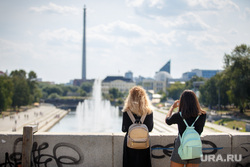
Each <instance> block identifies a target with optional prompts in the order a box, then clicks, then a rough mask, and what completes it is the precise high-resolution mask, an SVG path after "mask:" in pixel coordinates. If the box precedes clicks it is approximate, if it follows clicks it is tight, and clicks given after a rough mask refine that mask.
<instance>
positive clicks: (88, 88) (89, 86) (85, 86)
mask: <svg viewBox="0 0 250 167" xmlns="http://www.w3.org/2000/svg"><path fill="white" fill-rule="evenodd" d="M80 87H81V89H82V90H84V92H86V93H90V92H91V91H92V87H93V83H91V82H83V83H82V85H81V86H80Z"/></svg>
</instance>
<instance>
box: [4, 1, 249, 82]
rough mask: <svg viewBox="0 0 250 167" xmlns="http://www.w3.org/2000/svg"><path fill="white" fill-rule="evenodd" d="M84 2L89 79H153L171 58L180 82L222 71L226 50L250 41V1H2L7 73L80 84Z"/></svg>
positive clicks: (174, 75) (176, 76)
mask: <svg viewBox="0 0 250 167" xmlns="http://www.w3.org/2000/svg"><path fill="white" fill-rule="evenodd" d="M84 5H86V8H87V11H88V12H87V22H86V28H87V29H86V36H87V39H86V48H87V49H86V52H87V53H86V55H87V58H86V59H87V69H86V71H87V74H86V75H87V79H93V78H101V79H104V78H105V77H106V76H115V75H120V76H124V74H125V73H126V72H128V71H132V72H133V75H134V77H136V76H139V75H141V76H145V77H153V76H154V74H155V72H156V71H158V70H159V69H160V68H161V67H162V66H164V64H165V63H166V62H167V61H168V60H170V59H171V75H172V77H173V78H181V77H182V74H183V73H185V72H188V71H191V70H192V69H208V70H210V69H211V70H222V69H223V56H224V54H225V53H227V54H230V53H231V51H232V50H233V49H234V48H235V46H236V45H240V44H242V43H245V44H247V45H249V43H250V31H249V30H248V29H249V27H250V2H249V1H247V0H242V1H236V0H233V1H230V0H216V1H215V0H214V1H199V0H198V1H185V0H181V1H162V0H133V1H132V0H124V1H119V2H118V1H115V0H111V1H109V4H106V3H105V2H103V1H100V0H93V1H80V0H77V1H74V3H72V2H70V1H69V2H68V1H59V0H55V1H48V0H43V1H42V0H37V1H29V2H28V3H22V2H20V1H17V0H13V1H0V14H1V15H0V25H1V28H0V71H3V72H5V71H6V70H8V72H11V71H13V70H18V69H24V70H25V71H27V72H29V71H31V70H33V71H35V72H36V73H37V76H38V78H42V79H43V80H44V81H54V82H56V83H67V82H69V81H70V80H72V79H80V78H81V76H82V74H81V71H82V70H81V68H82V42H83V40H82V36H83V31H82V30H83V8H84Z"/></svg>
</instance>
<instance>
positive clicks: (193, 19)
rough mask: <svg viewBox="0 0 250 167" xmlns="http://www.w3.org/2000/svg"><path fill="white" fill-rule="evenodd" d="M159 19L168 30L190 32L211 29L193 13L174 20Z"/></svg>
mask: <svg viewBox="0 0 250 167" xmlns="http://www.w3.org/2000/svg"><path fill="white" fill-rule="evenodd" d="M158 19H159V20H160V22H161V24H163V25H164V26H165V27H166V28H175V29H176V28H177V29H182V30H189V31H203V30H208V29H209V28H210V26H209V25H208V24H206V23H205V22H204V21H203V20H202V19H201V18H200V17H199V16H198V15H197V14H194V13H191V12H189V13H186V14H183V15H180V16H177V17H174V18H168V19H165V18H163V17H158Z"/></svg>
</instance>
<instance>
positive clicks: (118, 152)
mask: <svg viewBox="0 0 250 167" xmlns="http://www.w3.org/2000/svg"><path fill="white" fill-rule="evenodd" d="M124 135H125V134H124V133H105V134H96V133H67V134H66V133H65V134H64V133H48V132H39V133H35V134H34V136H33V137H34V139H33V141H34V143H33V148H32V158H31V159H32V163H33V166H52V167H54V166H87V167H92V166H93V167H96V166H102V167H103V166H104V167H106V166H107V167H120V166H122V154H123V141H124ZM176 137H177V136H176V135H175V134H166V135H165V134H150V140H151V155H152V165H153V166H154V167H163V166H164V167H165V166H169V164H170V156H171V153H172V149H173V145H174V139H175V138H176ZM201 139H202V142H203V153H204V156H203V158H202V161H203V162H202V164H201V165H200V166H201V167H208V166H209V167H210V166H213V167H217V166H218V167H219V166H220V167H221V166H225V167H234V166H237V165H242V166H246V165H247V164H249V162H250V153H249V150H250V149H249V145H250V133H239V134H227V133H226V134H225V133H220V134H218V133H216V134H209V135H205V136H202V138H201ZM0 148H1V150H0V166H5V165H6V166H10V165H12V166H14V165H18V164H21V159H22V158H21V157H22V154H21V153H22V134H20V133H13V132H12V133H0ZM234 154H236V155H239V154H242V156H243V157H244V158H242V161H240V162H233V161H235V160H238V159H239V158H238V157H236V159H235V157H234V159H232V156H234ZM228 155H230V157H231V158H230V157H229V159H228V157H227V156H228ZM206 158H207V159H206ZM237 158H238V159H237ZM34 164H35V165H34Z"/></svg>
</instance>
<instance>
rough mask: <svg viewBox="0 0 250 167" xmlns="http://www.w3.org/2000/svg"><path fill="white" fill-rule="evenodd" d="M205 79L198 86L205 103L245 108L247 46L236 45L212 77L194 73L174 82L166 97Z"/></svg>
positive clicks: (249, 85)
mask: <svg viewBox="0 0 250 167" xmlns="http://www.w3.org/2000/svg"><path fill="white" fill-rule="evenodd" d="M195 81H204V85H202V86H200V88H199V92H200V98H199V100H200V102H201V103H202V104H204V105H205V106H209V107H214V106H217V107H219V108H220V106H227V105H231V104H233V105H234V106H236V107H238V108H239V109H240V112H244V109H245V108H246V107H247V106H248V107H249V106H250V47H249V46H247V45H245V44H242V45H240V46H236V47H235V49H234V50H233V51H232V52H231V54H225V55H224V70H223V71H222V72H220V73H217V74H216V75H215V76H214V77H212V78H210V79H208V80H205V79H204V78H199V77H193V78H192V79H191V80H190V81H188V82H186V83H185V84H182V83H180V82H176V83H175V84H173V85H171V86H170V88H168V89H167V91H168V97H171V98H173V99H174V100H175V99H179V97H180V94H181V92H182V91H183V90H185V89H193V82H195Z"/></svg>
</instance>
